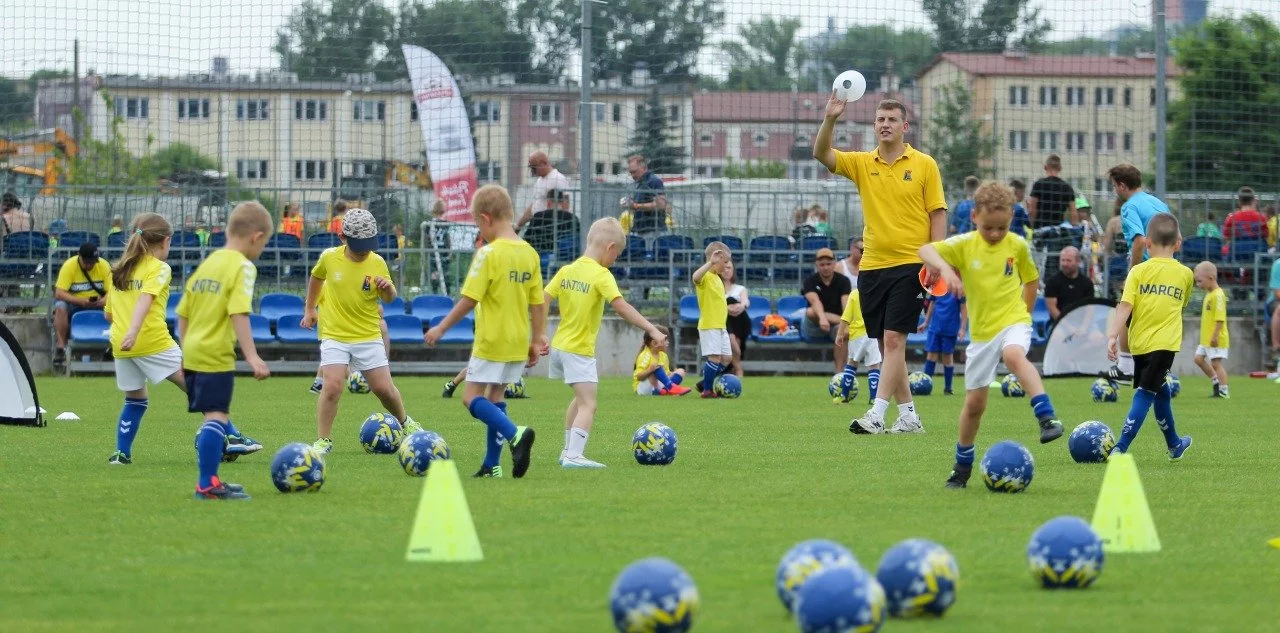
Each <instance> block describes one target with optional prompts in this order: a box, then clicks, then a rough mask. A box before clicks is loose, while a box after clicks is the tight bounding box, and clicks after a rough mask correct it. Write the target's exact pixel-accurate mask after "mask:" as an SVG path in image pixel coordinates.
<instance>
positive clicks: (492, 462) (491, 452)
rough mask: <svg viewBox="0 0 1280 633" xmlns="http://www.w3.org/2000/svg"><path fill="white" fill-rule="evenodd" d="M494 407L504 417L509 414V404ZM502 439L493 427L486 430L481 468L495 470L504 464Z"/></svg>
mask: <svg viewBox="0 0 1280 633" xmlns="http://www.w3.org/2000/svg"><path fill="white" fill-rule="evenodd" d="M493 406H495V407H498V410H499V411H501V412H502V414H503V415H506V414H507V403H505V402H495V403H493ZM501 438H502V436H501V435H499V434H498V432H497V431H495V430H493V427H488V428H486V429H485V436H484V461H483V462H481V466H484V467H485V468H494V467H496V466H497V465H498V464H500V463H502V442H501V441H500V440H501Z"/></svg>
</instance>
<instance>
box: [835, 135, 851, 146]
mask: <svg viewBox="0 0 1280 633" xmlns="http://www.w3.org/2000/svg"><path fill="white" fill-rule="evenodd" d="M836 145H839V146H840V147H848V146H849V134H848V133H847V132H841V133H839V134H837V135H836Z"/></svg>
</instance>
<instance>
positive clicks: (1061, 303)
mask: <svg viewBox="0 0 1280 633" xmlns="http://www.w3.org/2000/svg"><path fill="white" fill-rule="evenodd" d="M1092 297H1093V281H1092V280H1090V279H1089V277H1088V276H1086V275H1082V274H1080V251H1079V250H1078V249H1076V247H1074V246H1068V247H1066V248H1064V249H1062V252H1061V253H1059V254H1058V272H1056V273H1054V275H1053V276H1052V277H1049V279H1048V280H1046V281H1045V282H1044V303H1045V306H1046V307H1048V308H1049V319H1050V321H1049V322H1050V323H1051V324H1052V325H1057V324H1058V320H1059V319H1061V318H1062V315H1064V314H1066V313H1068V312H1070V311H1071V308H1073V307H1075V306H1076V305H1077V304H1079V303H1080V302H1081V301H1084V300H1086V299H1090V298H1092Z"/></svg>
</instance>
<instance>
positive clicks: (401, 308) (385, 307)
mask: <svg viewBox="0 0 1280 633" xmlns="http://www.w3.org/2000/svg"><path fill="white" fill-rule="evenodd" d="M404 313H405V303H404V297H396V298H395V299H392V300H391V303H383V304H382V314H383V315H386V316H390V315H392V314H404Z"/></svg>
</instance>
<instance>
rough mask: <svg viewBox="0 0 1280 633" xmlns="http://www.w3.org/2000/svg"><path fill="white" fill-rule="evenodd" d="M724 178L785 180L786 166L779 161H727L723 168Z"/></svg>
mask: <svg viewBox="0 0 1280 633" xmlns="http://www.w3.org/2000/svg"><path fill="white" fill-rule="evenodd" d="M724 177H725V178H733V179H749V178H786V177H787V165H786V163H783V162H781V161H776V160H768V159H760V160H746V161H742V162H737V161H734V160H733V159H729V160H728V161H727V162H726V163H725V166H724Z"/></svg>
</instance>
